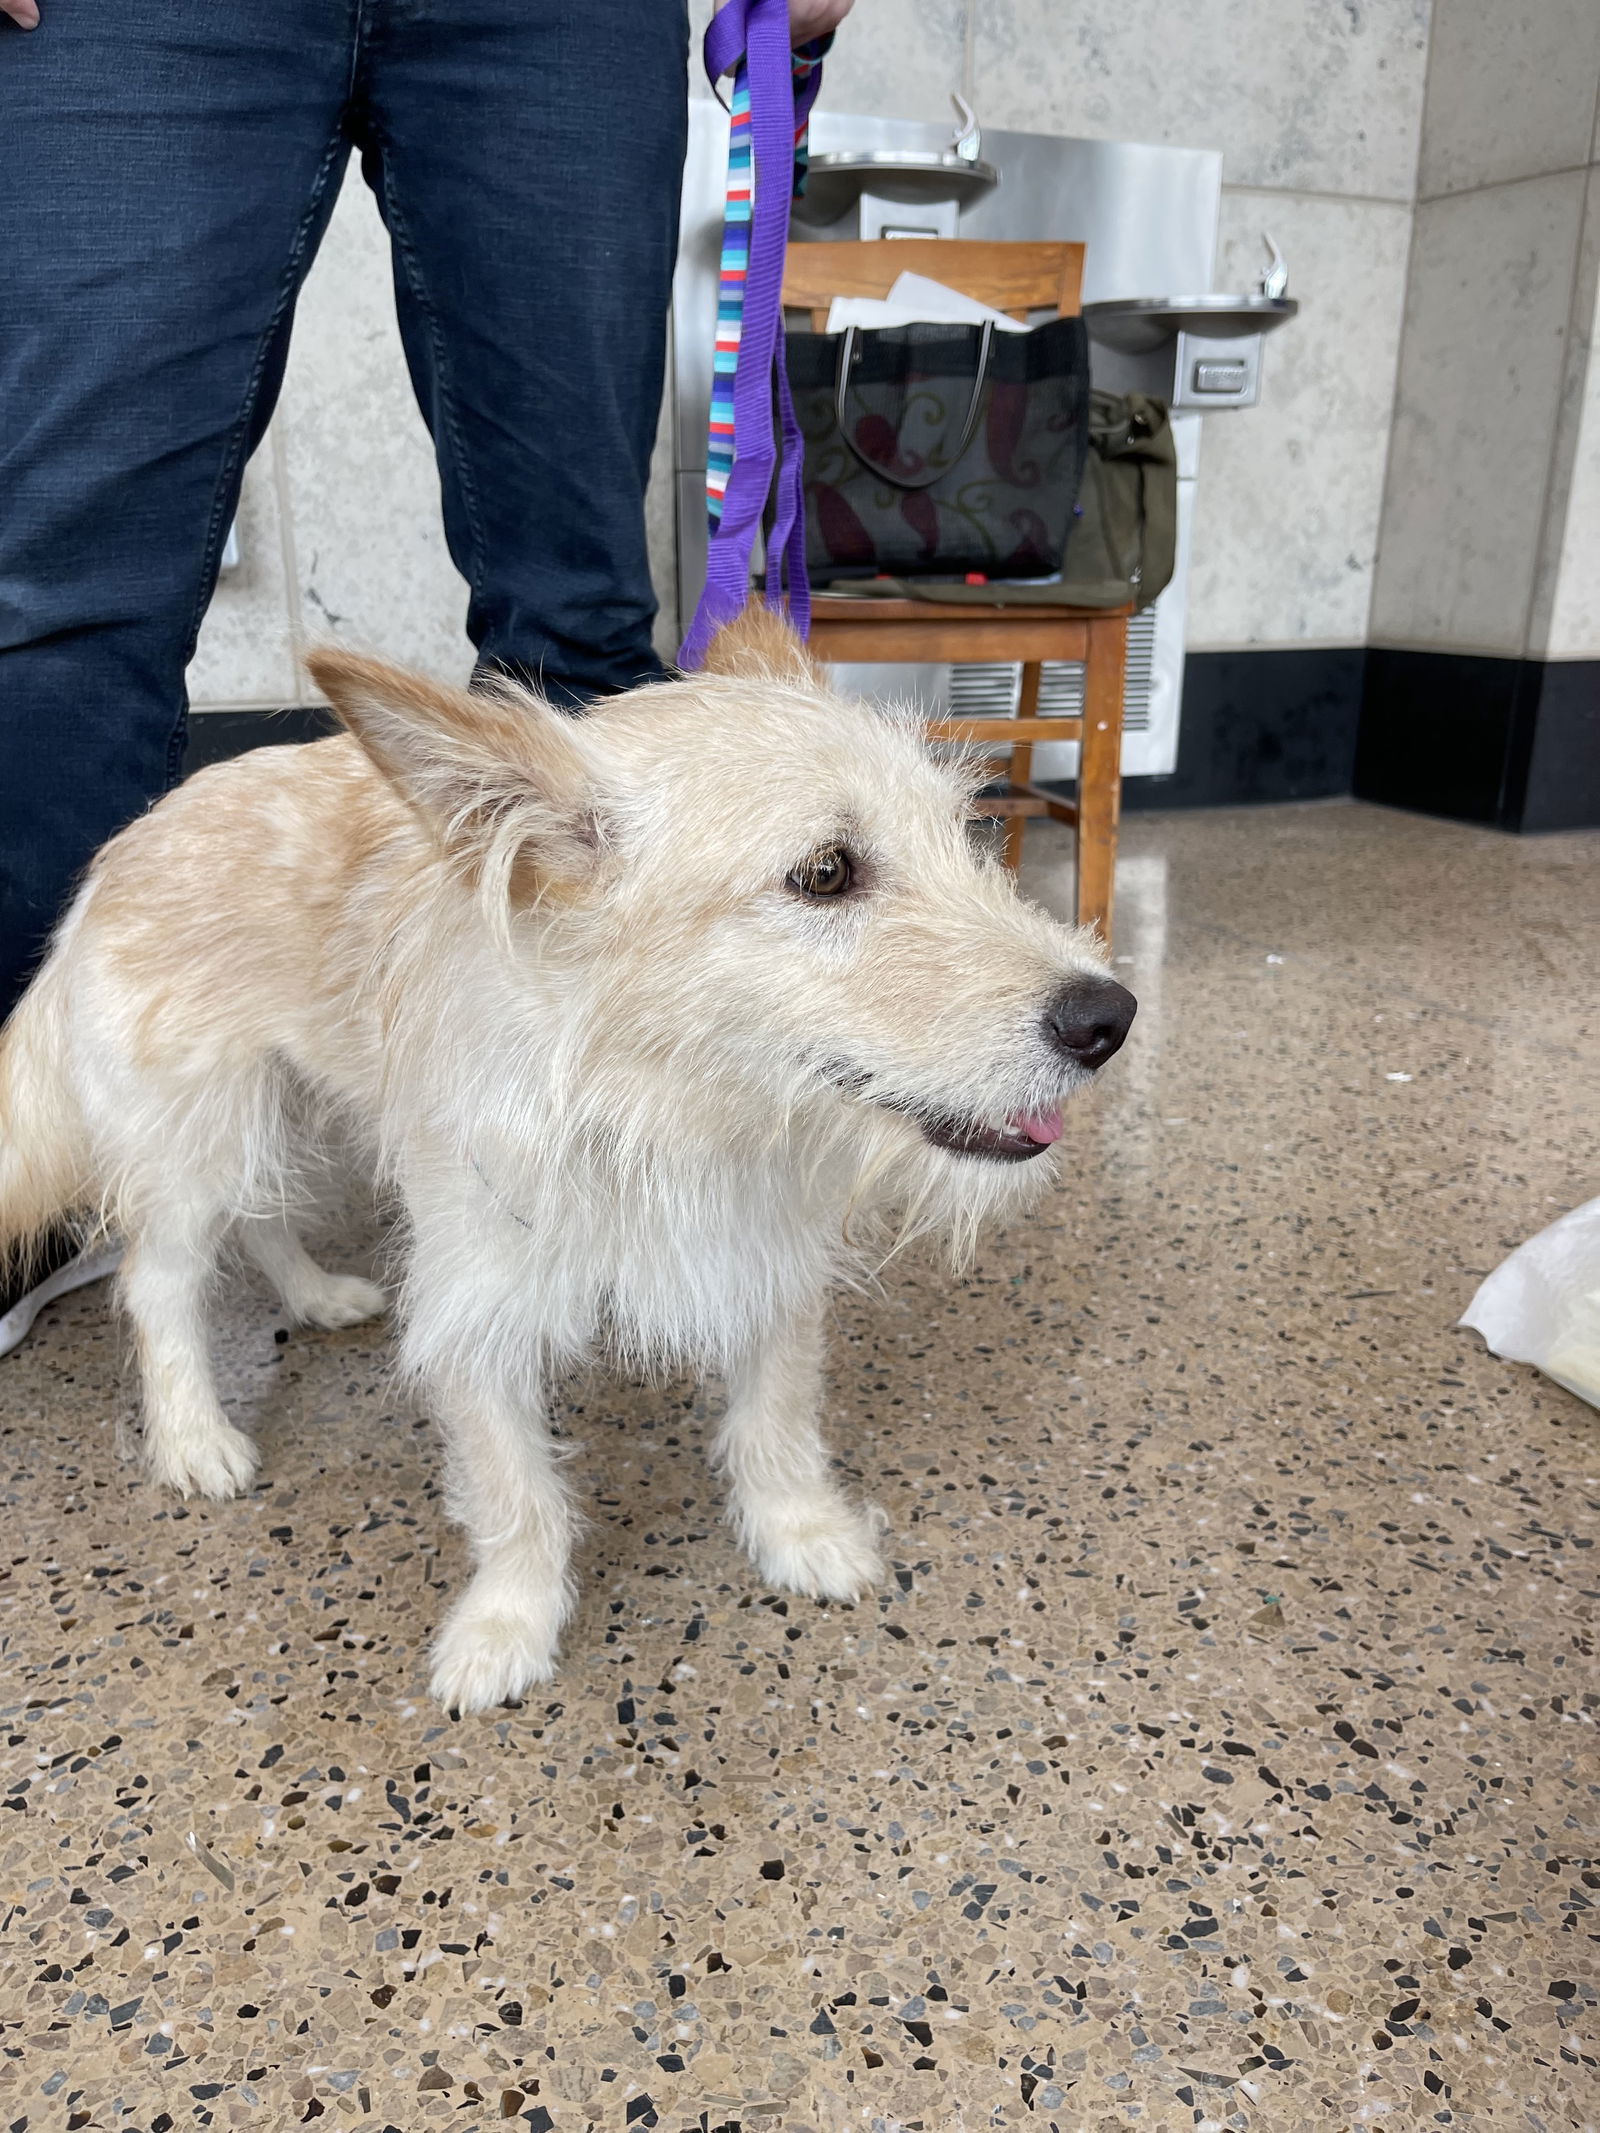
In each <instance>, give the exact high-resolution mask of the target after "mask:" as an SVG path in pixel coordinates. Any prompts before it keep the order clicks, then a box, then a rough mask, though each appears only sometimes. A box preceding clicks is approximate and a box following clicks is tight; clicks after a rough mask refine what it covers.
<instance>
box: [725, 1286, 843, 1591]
mask: <svg viewBox="0 0 1600 2133" xmlns="http://www.w3.org/2000/svg"><path fill="white" fill-rule="evenodd" d="M822 1345H823V1338H822V1314H821V1312H820V1310H819V1311H817V1312H815V1313H813V1314H810V1315H809V1316H807V1317H806V1318H804V1319H803V1320H801V1321H799V1322H797V1323H793V1324H789V1325H785V1326H781V1327H779V1328H777V1329H775V1330H774V1332H773V1333H772V1334H771V1335H770V1336H769V1337H768V1339H767V1340H766V1341H764V1342H763V1343H762V1344H761V1345H760V1346H759V1347H758V1348H756V1349H755V1350H754V1352H753V1353H752V1354H751V1355H750V1356H749V1357H747V1358H746V1360H745V1361H744V1363H743V1364H742V1365H741V1366H740V1367H739V1368H738V1369H736V1370H734V1371H732V1372H731V1373H730V1375H729V1380H728V1408H727V1412H726V1414H725V1415H724V1416H723V1418H722V1424H721V1427H720V1428H719V1430H718V1432H717V1439H716V1444H715V1448H714V1453H713V1456H714V1459H715V1462H716V1464H717V1465H718V1467H720V1468H721V1470H722V1471H723V1472H724V1473H725V1474H726V1475H727V1477H728V1485H729V1487H728V1512H729V1516H730V1517H731V1518H732V1520H733V1526H734V1530H735V1532H736V1533H737V1534H738V1536H739V1539H740V1541H741V1542H742V1543H743V1545H744V1547H745V1549H746V1550H747V1552H748V1553H749V1555H750V1557H751V1560H752V1561H753V1562H754V1564H755V1566H756V1568H757V1569H758V1570H759V1571H760V1573H761V1575H762V1577H763V1578H764V1579H765V1580H766V1581H767V1583H768V1584H769V1585H775V1586H777V1587H778V1588H779V1589H780V1590H782V1591H784V1592H800V1593H805V1594H806V1595H808V1596H809V1597H810V1598H812V1599H818V1600H857V1599H859V1598H860V1597H861V1596H862V1594H863V1593H865V1592H866V1591H868V1590H869V1589H870V1588H871V1587H872V1586H873V1585H875V1584H876V1583H877V1582H878V1581H879V1579H880V1578H881V1577H882V1575H883V1561H882V1558H881V1556H880V1555H879V1553H878V1543H877V1536H878V1534H879V1533H880V1532H881V1530H882V1527H883V1517H882V1513H881V1512H877V1511H875V1510H873V1509H871V1508H869V1507H859V1506H857V1505H855V1504H852V1503H851V1502H850V1500H849V1498H848V1497H847V1496H846V1495H845V1494H844V1492H843V1491H842V1490H841V1489H840V1487H839V1485H838V1484H837V1482H835V1481H834V1479H833V1477H832V1475H831V1474H830V1473H829V1471H828V1449H827V1446H826V1445H825V1444H824V1443H823V1440H822V1429H821V1423H820V1409H821V1406H822Z"/></svg>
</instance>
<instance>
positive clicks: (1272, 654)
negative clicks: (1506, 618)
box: [184, 646, 1600, 831]
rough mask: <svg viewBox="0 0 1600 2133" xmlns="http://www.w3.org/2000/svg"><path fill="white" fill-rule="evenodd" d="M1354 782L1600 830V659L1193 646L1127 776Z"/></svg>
mask: <svg viewBox="0 0 1600 2133" xmlns="http://www.w3.org/2000/svg"><path fill="white" fill-rule="evenodd" d="M336 730H337V729H336V726H335V723H334V720H333V717H332V714H331V713H330V712H327V711H320V710H315V709H308V708H300V709H290V710H284V711H206V712H199V713H196V714H195V716H194V717H192V718H191V719H190V721H189V741H188V750H187V753H186V755H185V757H184V768H185V770H186V771H190V770H199V769H200V768H202V767H203V766H204V765H205V764H207V763H219V762H223V761H225V760H226V759H227V758H228V757H229V756H235V755H242V754H243V753H244V752H245V751H246V750H247V749H250V748H258V747H262V746H270V745H272V744H274V743H283V742H293V741H312V740H319V739H320V738H321V737H322V736H323V735H324V734H327V733H331V732H334V731H336ZM1068 789H1069V790H1070V788H1068ZM1352 792H1353V793H1354V794H1355V795H1356V797H1357V798H1358V799H1363V800H1376V801H1379V802H1381V803H1382V804H1384V805H1386V806H1389V807H1405V808H1411V809H1414V810H1415V811H1416V812H1418V813H1421V814H1429V815H1446V816H1450V817H1452V818H1453V819H1455V820H1457V821H1461V822H1486V823H1491V824H1493V825H1494V826H1496V827H1497V828H1500V829H1507V830H1520V831H1529V830H1555V829H1591V828H1600V660H1596V659H1584V660H1567V661H1560V662H1553V663H1546V662H1544V661H1542V660H1532V659H1484V658H1478V657H1475V656H1472V655H1469V654H1465V653H1457V652H1398V651H1388V650H1383V649H1373V650H1370V651H1363V650H1361V649H1360V648H1359V647H1356V646H1345V647H1334V648H1332V649H1327V650H1322V651H1311V650H1306V651H1302V650H1283V649H1271V650H1262V651H1254V652H1249V651H1241V652H1191V653H1190V655H1189V657H1188V659H1187V660H1186V662H1185V664H1184V689H1183V722H1182V725H1181V727H1180V729H1179V735H1178V763H1177V768H1176V769H1175V770H1174V771H1172V772H1171V774H1170V775H1168V776H1164V777H1143V778H1129V779H1127V780H1126V781H1125V783H1124V785H1123V806H1124V808H1125V809H1126V810H1128V811H1129V812H1138V811H1139V810H1141V809H1145V808H1158V807H1185V808H1186V807H1240V806H1254V805H1264V804H1267V803H1270V802H1272V801H1278V800H1326V799H1338V798H1343V797H1345V796H1346V795H1348V794H1350V793H1352Z"/></svg>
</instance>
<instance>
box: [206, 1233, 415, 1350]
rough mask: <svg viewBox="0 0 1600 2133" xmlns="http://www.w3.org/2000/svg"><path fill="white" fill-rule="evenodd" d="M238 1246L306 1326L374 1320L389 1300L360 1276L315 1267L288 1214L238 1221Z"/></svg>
mask: <svg viewBox="0 0 1600 2133" xmlns="http://www.w3.org/2000/svg"><path fill="white" fill-rule="evenodd" d="M239 1244H240V1248H241V1249H242V1250H243V1251H244V1252H245V1253H246V1254H247V1256H248V1257H249V1258H251V1259H253V1260H254V1261H255V1263H256V1265H257V1266H258V1267H260V1269H261V1271H262V1273H263V1274H265V1275H266V1277H267V1279H268V1281H270V1282H271V1283H272V1286H273V1287H274V1288H275V1289H276V1290H277V1292H278V1294H279V1295H280V1296H281V1297H282V1299H283V1307H284V1309H285V1310H286V1311H287V1312H288V1313H289V1316H290V1317H291V1318H296V1319H299V1320H300V1322H301V1323H302V1324H303V1325H307V1326H328V1327H332V1326H358V1325H360V1323H361V1321H362V1320H363V1319H366V1318H378V1317H381V1316H382V1314H383V1313H384V1312H385V1311H386V1310H387V1309H388V1307H389V1299H388V1297H387V1296H385V1295H384V1293H383V1291H382V1289H380V1288H379V1287H378V1285H377V1283H376V1282H375V1281H364V1280H363V1279H362V1277H361V1276H360V1275H359V1274H330V1273H329V1272H328V1271H327V1269H326V1268H325V1267H320V1266H318V1264H317V1262H316V1261H315V1260H314V1259H313V1258H312V1256H311V1254H310V1253H309V1252H308V1251H307V1250H306V1248H305V1246H304V1245H303V1244H302V1243H301V1241H300V1236H299V1232H298V1231H297V1230H296V1229H295V1227H294V1224H293V1223H292V1222H291V1221H290V1220H289V1218H288V1216H287V1215H259V1216H254V1217H252V1218H250V1219H248V1220H246V1221H244V1222H241V1223H240V1225H239Z"/></svg>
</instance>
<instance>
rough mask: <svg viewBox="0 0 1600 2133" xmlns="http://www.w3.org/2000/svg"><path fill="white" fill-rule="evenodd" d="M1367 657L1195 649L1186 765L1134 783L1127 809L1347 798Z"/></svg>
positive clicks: (1126, 787) (1351, 652)
mask: <svg viewBox="0 0 1600 2133" xmlns="http://www.w3.org/2000/svg"><path fill="white" fill-rule="evenodd" d="M1364 659H1365V654H1364V653H1363V652H1362V651H1361V649H1360V647H1359V646H1355V645H1342V646H1334V647H1331V648H1328V649H1324V650H1320V651H1314V650H1304V651H1302V650H1299V649H1270V650H1267V649H1264V650H1261V651H1256V652H1191V653H1190V654H1189V656H1188V658H1187V659H1186V660H1185V661H1184V666H1183V718H1182V722H1181V724H1180V725H1179V728H1178V762H1177V767H1176V769H1174V770H1173V771H1172V772H1171V773H1170V774H1169V775H1167V776H1163V777H1145V778H1128V779H1125V780H1124V782H1123V787H1122V804H1123V807H1124V808H1125V809H1128V810H1132V811H1137V810H1139V809H1141V808H1154V807H1242V806H1254V805H1265V804H1267V803H1269V802H1271V801H1275V800H1329V799H1339V798H1343V797H1345V796H1346V795H1348V793H1349V791H1350V780H1351V774H1352V771H1353V770H1354V767H1355V753H1356V729H1357V727H1358V725H1359V723H1360V718H1361V682H1362V671H1363V662H1364Z"/></svg>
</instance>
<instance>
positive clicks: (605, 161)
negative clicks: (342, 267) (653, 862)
mask: <svg viewBox="0 0 1600 2133" xmlns="http://www.w3.org/2000/svg"><path fill="white" fill-rule="evenodd" d="M687 51H688V32H687V23H686V15H685V9H684V6H683V0H585V4H584V5H582V6H574V5H571V4H567V0H561V4H551V0H539V4H537V5H534V4H530V0H403V4H402V0H377V5H376V6H375V7H374V10H373V13H372V16H371V18H370V35H369V43H368V49H367V58H366V65H365V70H364V73H363V77H362V84H361V87H362V97H361V113H362V115H361V120H360V124H361V125H362V127H363V128H364V129H366V130H365V132H364V135H363V146H364V149H365V167H366V171H367V176H368V178H369V181H370V182H371V184H372V186H373V189H374V191H375V192H376V194H377V198H378V204H379V207H380V209H381V211H382V213H383V216H384V220H385V222H386V223H387V225H388V229H389V233H390V238H391V242H392V246H393V251H394V263H395V284H396V295H397V301H398V306H399V313H400V327H401V333H402V336H403V338H404V341H405V348H406V354H407V358H408V360H409V362H410V365H411V374H412V377H413V379H414V381H415V384H416V389H417V397H418V399H419V401H420V402H421V405H422V410H423V413H424V415H425V417H426V418H427V421H428V425H429V427H430V429H431V430H432V432H433V437H434V442H435V444H436V446H437V449H438V455H439V471H440V478H441V483H442V487H443V492H444V521H445V532H446V535H447V537H448V540H449V543H450V552H451V554H452V555H453V556H454V558H455V561H456V564H457V567H458V568H459V569H460V571H461V573H462V575H463V577H465V579H466V580H467V584H468V586H469V588H470V591H471V604H470V607H469V609H468V617H467V629H468V633H469V635H470V636H471V638H472V641H473V643H474V644H475V645H476V646H477V648H478V652H479V658H480V662H481V663H482V664H483V665H485V666H489V667H497V668H500V669H502V670H505V671H508V672H513V673H516V674H518V675H520V676H522V677H524V678H526V679H529V680H532V681H535V682H537V683H540V684H541V685H542V686H543V687H544V689H545V690H546V691H547V692H548V693H549V694H550V695H551V696H552V697H553V698H554V699H555V700H556V701H558V702H562V703H567V704H576V703H581V702H584V701H586V700H587V699H588V698H590V697H592V696H596V695H605V694H608V693H610V692H612V691H614V690H617V689H625V688H630V687H632V686H633V685H634V684H635V683H638V682H641V681H652V680H656V679H659V678H660V676H661V674H662V671H663V669H662V666H661V663H660V661H659V660H658V659H657V657H656V655H655V653H654V651H653V650H652V648H651V642H650V625H651V622H652V620H653V619H654V616H655V611H656V601H655V596H654V593H653V592H652V590H651V585H650V571H649V558H648V553H647V549H646V544H645V525H644V493H645V486H646V483H647V481H648V478H649V467H650V454H651V449H652V447H653V445H654V442H655V434H656V420H657V415H658V413H659V410H660V403H661V383H662V373H663V365H664V357H665V346H666V322H667V306H668V301H669V297H670V293H671V282H672V268H673V260H674V256H675V253H676V248H677V237H678V193H679V187H680V183H681V180H682V172H683V156H684V144H685V136H686V130H687V116H686V113H687V78H686V62H687Z"/></svg>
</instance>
